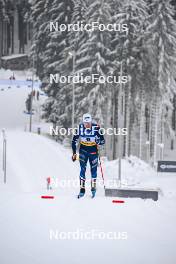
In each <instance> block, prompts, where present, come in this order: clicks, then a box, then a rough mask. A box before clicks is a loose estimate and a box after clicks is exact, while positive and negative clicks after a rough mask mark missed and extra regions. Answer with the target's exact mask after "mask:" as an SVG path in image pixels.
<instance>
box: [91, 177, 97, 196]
mask: <svg viewBox="0 0 176 264" xmlns="http://www.w3.org/2000/svg"><path fill="white" fill-rule="evenodd" d="M91 192H92V198H94V197H95V194H96V179H92V181H91Z"/></svg>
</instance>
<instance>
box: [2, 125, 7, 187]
mask: <svg viewBox="0 0 176 264" xmlns="http://www.w3.org/2000/svg"><path fill="white" fill-rule="evenodd" d="M2 135H3V159H2V169H3V172H4V183H6V181H7V178H6V172H7V139H6V134H5V129H3V130H2Z"/></svg>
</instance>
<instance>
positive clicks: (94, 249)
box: [0, 76, 176, 264]
mask: <svg viewBox="0 0 176 264" xmlns="http://www.w3.org/2000/svg"><path fill="white" fill-rule="evenodd" d="M0 79H1V76H0ZM27 94H28V88H27V87H21V88H20V89H19V88H17V87H11V89H5V90H4V91H3V92H0V128H1V129H2V128H3V127H5V128H6V135H7V183H6V184H3V172H2V170H1V168H0V211H1V217H0V234H1V236H0V245H1V250H0V263H2V264H12V263H13V264H17V263H18V264H23V263H25V264H35V263H36V264H49V263H52V264H55V263H57V264H58V263H64V264H65V263H66V264H79V263H85V264H89V263H101V264H105V263H112V264H113V263H119V264H128V263H130V264H139V263H146V264H148V263H150V264H165V263H168V264H175V263H176V251H175V242H176V229H175V222H176V211H175V203H176V190H175V189H176V175H175V174H165V175H163V174H160V175H157V173H156V172H155V171H154V170H153V169H151V168H150V167H149V166H148V165H147V164H146V163H144V162H143V161H140V160H139V159H137V158H135V157H131V158H129V159H128V160H123V162H122V176H123V181H122V184H123V185H124V186H126V185H128V186H140V187H142V186H145V187H150V188H159V189H160V190H161V191H160V196H159V200H158V201H157V202H154V201H152V200H145V201H144V200H141V199H123V200H124V201H125V203H123V204H114V203H112V200H113V199H112V198H107V197H105V196H104V189H103V185H102V181H101V174H100V169H98V179H99V180H98V191H97V197H96V198H95V199H91V198H90V188H89V186H87V187H88V188H87V193H86V197H85V198H82V199H81V200H78V199H76V195H77V193H78V189H79V188H78V184H79V182H78V175H79V164H78V162H76V163H72V162H71V158H70V157H71V151H70V150H69V149H65V148H64V147H63V146H62V145H60V144H58V143H56V142H54V141H52V140H50V139H48V138H46V137H44V136H41V135H37V134H36V133H29V132H27V131H24V127H25V122H26V118H27V117H26V116H25V115H24V114H23V110H24V107H25V105H24V102H25V99H26V96H27ZM36 105H37V103H36ZM35 118H36V119H35ZM37 118H38V116H36V117H35V116H34V123H35V122H38V121H37ZM34 127H35V126H34ZM1 142H2V138H1V136H0V164H2V144H1ZM103 169H104V173H105V183H106V184H107V185H108V184H109V183H110V182H111V183H112V181H113V182H116V179H117V174H118V161H112V162H108V161H104V162H103ZM47 177H51V178H52V189H51V190H49V191H48V190H47V189H46V178H47ZM87 178H88V179H90V172H89V170H88V173H87ZM88 185H89V184H88ZM47 194H50V195H54V197H55V198H54V199H52V200H43V199H41V195H47ZM110 232H114V234H115V233H116V239H112V233H110ZM110 234H111V236H110ZM104 237H106V238H104ZM103 238H104V239H103Z"/></svg>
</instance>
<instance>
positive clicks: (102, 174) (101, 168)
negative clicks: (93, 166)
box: [97, 145, 106, 189]
mask: <svg viewBox="0 0 176 264" xmlns="http://www.w3.org/2000/svg"><path fill="white" fill-rule="evenodd" d="M97 153H98V159H99V164H100V170H101V176H102V179H103V185H104V189H105V188H106V187H105V180H104V173H103V167H102V163H101V159H100V155H99V151H98V145H97Z"/></svg>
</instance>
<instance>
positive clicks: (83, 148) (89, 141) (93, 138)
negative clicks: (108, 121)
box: [72, 123, 105, 180]
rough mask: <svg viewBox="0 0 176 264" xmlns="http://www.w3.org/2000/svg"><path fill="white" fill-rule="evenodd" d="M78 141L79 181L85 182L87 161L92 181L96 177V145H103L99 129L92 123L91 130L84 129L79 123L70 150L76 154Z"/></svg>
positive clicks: (103, 140) (102, 137)
mask: <svg viewBox="0 0 176 264" xmlns="http://www.w3.org/2000/svg"><path fill="white" fill-rule="evenodd" d="M78 140H79V141H80V148H79V160H80V167H81V171H80V180H85V172H86V166H87V161H88V160H89V163H90V169H91V176H92V179H96V177H97V166H98V149H97V145H103V144H105V139H104V136H103V135H102V133H101V129H100V127H99V126H98V125H97V124H95V123H92V125H91V128H85V126H84V124H83V123H81V124H80V125H79V127H78V129H77V132H76V133H75V135H74V136H73V140H72V150H73V154H76V144H77V142H78Z"/></svg>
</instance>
